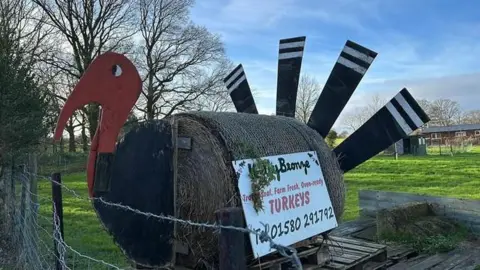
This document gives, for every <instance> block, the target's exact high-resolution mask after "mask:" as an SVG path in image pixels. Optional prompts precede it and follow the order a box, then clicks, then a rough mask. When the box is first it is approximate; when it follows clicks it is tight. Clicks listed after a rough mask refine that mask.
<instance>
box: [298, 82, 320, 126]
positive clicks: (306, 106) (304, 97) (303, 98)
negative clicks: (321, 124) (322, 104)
mask: <svg viewBox="0 0 480 270" xmlns="http://www.w3.org/2000/svg"><path fill="white" fill-rule="evenodd" d="M321 91H322V86H321V85H320V83H319V82H318V81H317V79H315V77H313V76H310V75H308V74H302V75H301V77H300V81H299V83H298V94H297V107H296V112H295V116H296V118H297V119H299V120H300V121H302V122H304V123H307V122H308V119H309V118H310V115H311V114H312V111H313V108H314V107H315V104H316V103H317V100H318V97H319V96H320V92H321Z"/></svg>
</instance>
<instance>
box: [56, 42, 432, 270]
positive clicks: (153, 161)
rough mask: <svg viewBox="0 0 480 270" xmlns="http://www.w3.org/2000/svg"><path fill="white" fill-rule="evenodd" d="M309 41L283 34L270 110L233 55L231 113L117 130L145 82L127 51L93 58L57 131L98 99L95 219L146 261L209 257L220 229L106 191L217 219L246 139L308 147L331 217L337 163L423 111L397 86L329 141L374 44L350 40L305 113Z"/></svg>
mask: <svg viewBox="0 0 480 270" xmlns="http://www.w3.org/2000/svg"><path fill="white" fill-rule="evenodd" d="M305 40H306V39H305V37H296V38H289V39H282V40H280V43H279V54H278V80H277V102H276V115H275V116H269V115H260V114H258V111H257V107H256V105H255V102H254V99H253V97H252V93H251V91H250V87H249V84H248V81H247V78H246V75H245V72H244V69H243V67H242V65H241V64H240V65H238V66H237V67H236V68H235V69H234V70H233V71H232V72H231V73H230V74H229V75H228V76H227V77H226V78H225V79H224V82H225V85H226V88H227V90H228V91H229V93H230V96H231V98H232V101H233V103H234V105H235V108H236V110H237V112H236V113H235V112H206V111H198V112H197V111H195V112H188V113H178V114H175V115H171V116H169V117H166V118H163V119H160V120H154V121H146V122H141V123H138V124H136V125H135V127H134V128H132V129H131V130H130V131H129V132H127V133H126V134H125V135H123V136H121V138H118V137H119V132H120V130H121V128H122V126H123V125H124V124H125V121H126V120H127V117H128V115H129V113H130V111H131V110H132V108H133V106H134V104H135V103H136V101H137V99H138V97H139V95H140V93H141V91H142V82H141V79H140V76H139V73H138V72H137V69H136V68H135V66H134V65H133V64H132V62H131V61H130V60H129V59H127V58H126V57H125V56H124V55H121V54H117V53H114V52H107V53H105V54H102V55H100V56H98V57H97V58H96V59H95V60H94V61H93V62H92V63H91V64H90V66H89V67H88V69H87V70H86V71H85V73H84V74H83V76H82V78H81V79H80V81H79V82H78V84H77V85H76V87H75V89H74V90H73V91H72V93H71V95H70V96H69V98H68V100H67V101H66V103H65V105H64V107H63V108H62V111H61V113H60V116H59V119H58V124H57V128H56V131H55V139H56V140H58V139H60V137H61V136H62V133H63V130H64V127H65V123H66V122H67V121H68V119H69V118H70V117H71V116H72V114H73V113H74V111H75V110H77V109H80V108H81V107H82V106H84V105H86V104H88V103H98V104H100V105H101V113H100V121H99V125H98V129H97V131H96V133H95V136H94V138H93V140H92V144H91V149H90V155H89V158H88V165H87V182H88V190H89V194H90V196H91V197H92V198H95V199H94V200H93V207H94V209H95V211H96V213H97V214H98V218H99V219H100V221H101V223H102V224H103V225H104V227H105V229H106V230H107V231H108V232H109V233H110V235H111V236H112V237H113V240H114V242H115V243H116V244H117V245H118V246H119V247H120V248H121V250H122V251H123V252H124V253H125V255H126V256H127V257H128V258H129V259H130V260H132V261H133V262H134V263H136V264H138V265H142V266H150V267H161V266H165V265H166V264H168V263H170V262H171V261H172V258H175V260H176V263H177V264H182V265H184V266H189V267H195V266H198V265H200V264H210V265H213V264H215V262H216V260H217V257H218V250H217V242H216V241H217V238H216V237H217V236H216V234H214V232H211V231H208V230H204V229H199V228H196V227H187V226H176V225H174V224H173V223H172V222H169V221H164V220H158V219H155V218H152V217H148V216H145V215H141V214H139V213H135V212H133V211H128V210H125V209H122V208H120V207H114V206H111V205H109V204H105V203H104V202H102V201H106V202H112V203H116V204H122V205H125V206H129V207H131V208H133V209H137V210H139V211H141V212H145V213H153V214H155V215H160V214H161V215H170V216H176V217H178V218H181V219H184V220H193V221H198V222H214V221H215V215H214V212H215V211H216V210H218V209H220V208H223V207H230V206H236V207H240V206H241V201H240V198H239V193H238V187H237V176H236V174H235V171H234V169H233V166H232V161H234V160H240V159H246V158H254V157H252V156H251V155H252V151H251V150H253V151H254V152H255V155H258V157H265V156H273V155H281V154H288V153H296V152H305V151H316V153H317V155H318V161H319V162H320V165H321V168H322V171H323V175H324V178H325V179H324V180H325V183H326V186H327V189H328V191H329V194H330V197H331V198H330V199H331V201H332V205H333V208H334V211H335V214H336V217H337V219H339V218H341V216H342V213H343V210H344V201H345V186H344V181H343V173H345V172H347V171H349V170H351V169H353V168H355V167H356V166H358V165H359V164H361V163H363V162H365V161H366V160H368V159H369V158H371V157H373V156H375V155H376V154H378V153H379V152H381V151H383V150H384V149H386V148H387V147H389V146H390V145H392V144H393V143H395V142H397V141H399V140H400V139H402V138H405V137H407V136H408V135H409V134H410V133H411V132H412V131H414V130H416V129H417V128H419V127H420V126H422V125H423V124H425V123H426V122H428V121H429V118H428V116H427V115H426V114H425V112H424V111H423V110H422V109H421V108H420V106H419V105H418V103H417V102H416V101H415V100H414V98H413V97H412V96H411V95H410V93H409V92H408V91H407V90H406V89H402V90H401V91H400V92H399V93H398V94H397V95H396V96H395V97H393V98H392V99H391V100H390V101H389V102H388V103H387V104H386V105H385V106H384V107H382V108H381V109H380V110H379V111H378V112H377V113H376V114H375V115H373V116H372V117H371V118H370V119H369V120H368V121H367V122H365V123H364V124H363V125H362V126H361V127H360V128H359V129H358V130H356V131H355V132H354V133H353V134H351V135H350V136H349V137H348V138H347V139H345V140H344V141H343V142H342V143H341V144H340V145H338V146H337V147H335V148H334V149H330V148H329V147H328V146H327V144H326V143H325V142H324V138H325V136H326V135H327V134H328V132H329V130H330V129H331V127H332V126H333V124H334V123H335V121H336V119H337V118H338V116H339V115H340V113H341V111H342V110H343V108H344V107H345V105H346V103H347V102H348V100H349V99H350V97H351V96H352V94H353V92H354V90H355V88H356V87H357V85H358V84H359V82H360V80H361V79H362V77H363V76H364V74H365V73H366V71H367V70H368V68H369V67H370V65H371V64H372V62H373V60H374V59H375V57H376V55H377V53H375V52H373V51H371V50H369V49H367V48H365V47H363V46H360V45H358V44H356V43H354V42H352V41H347V42H346V44H345V46H344V47H343V50H342V51H341V53H340V56H339V57H338V60H337V62H336V63H335V65H334V67H333V70H332V72H331V74H330V76H329V78H328V79H327V82H326V84H325V86H324V88H323V90H322V93H321V95H320V97H319V99H318V101H317V104H316V106H315V108H314V110H313V112H312V114H311V117H310V120H309V121H308V123H307V124H305V123H303V122H300V121H298V120H297V119H295V118H294V116H295V107H296V99H297V88H298V81H299V76H300V68H301V63H302V58H303V52H304V46H305ZM117 140H118V142H117ZM99 198H101V199H102V200H99ZM180 247H182V248H180ZM247 250H248V249H247Z"/></svg>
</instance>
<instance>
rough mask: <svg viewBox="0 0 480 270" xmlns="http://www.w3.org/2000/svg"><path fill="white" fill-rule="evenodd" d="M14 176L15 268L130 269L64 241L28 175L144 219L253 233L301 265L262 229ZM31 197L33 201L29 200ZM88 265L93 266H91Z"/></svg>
mask: <svg viewBox="0 0 480 270" xmlns="http://www.w3.org/2000/svg"><path fill="white" fill-rule="evenodd" d="M14 175H15V176H12V179H13V178H15V179H13V180H12V183H15V191H16V193H18V191H20V193H21V194H20V197H21V198H19V196H17V195H18V194H13V196H14V197H13V201H12V202H10V204H9V205H10V209H9V214H10V216H11V217H12V218H13V223H14V224H13V228H12V230H13V231H14V233H13V237H12V239H11V241H10V242H11V244H12V245H13V246H12V248H14V249H16V250H17V251H18V255H19V256H18V259H17V260H16V262H15V265H14V266H13V267H14V268H15V269H56V265H55V262H56V261H58V262H59V264H60V266H61V268H62V269H75V265H76V264H80V265H82V264H83V265H85V263H86V264H87V269H134V268H129V267H122V266H120V265H116V264H115V263H113V262H106V261H104V260H102V259H98V258H95V257H94V256H89V255H86V254H84V253H83V252H81V251H78V250H76V249H75V248H74V247H72V246H71V245H69V244H67V242H66V241H65V239H63V238H62V235H61V230H60V224H59V219H58V215H57V214H56V213H57V211H56V209H55V205H54V203H53V200H52V197H51V196H49V197H47V196H41V195H39V194H35V193H33V192H31V190H30V186H29V184H28V183H29V181H30V179H32V178H36V179H37V180H38V181H39V182H40V181H42V180H43V181H44V180H47V181H48V182H50V183H55V184H57V185H59V186H61V188H62V190H65V191H66V192H68V194H70V195H72V196H73V197H74V198H76V199H79V200H83V201H88V202H90V203H91V202H93V201H94V200H96V201H100V202H101V203H103V204H105V205H107V206H109V207H116V208H120V209H122V210H124V211H130V212H133V213H135V214H138V215H143V216H145V217H147V218H153V219H157V220H159V221H160V220H162V221H171V222H177V223H179V224H181V225H183V226H195V227H201V228H203V229H212V230H220V229H224V230H236V231H239V232H242V233H249V234H255V235H257V236H258V237H259V238H260V239H261V240H262V241H268V242H269V244H270V248H271V249H274V250H276V251H278V253H279V254H280V255H282V256H284V257H286V258H288V259H289V260H290V261H291V263H292V265H293V266H294V267H295V268H296V269H302V264H301V262H300V259H299V257H298V254H297V251H296V249H294V248H292V247H287V246H283V245H280V244H278V243H275V242H274V241H273V240H272V239H271V238H270V236H269V235H268V233H267V231H266V230H263V231H260V232H258V231H254V230H251V229H248V228H242V227H235V226H229V225H221V224H217V223H208V222H194V221H191V220H183V219H179V218H176V217H173V216H167V215H158V214H154V213H149V212H143V211H140V210H138V209H135V208H132V207H130V206H128V205H122V204H120V203H114V202H110V201H106V200H104V199H103V198H90V197H88V196H82V195H80V194H79V193H78V192H76V191H75V190H74V189H72V188H69V187H68V186H66V185H65V184H63V183H59V182H57V181H55V180H54V179H52V178H51V177H49V176H40V175H37V174H34V173H31V172H28V171H23V172H21V173H15V174H14ZM32 198H33V199H34V200H32ZM19 203H20V205H19ZM40 208H42V209H49V211H46V212H47V213H48V212H50V213H52V212H53V213H52V215H51V216H46V215H44V214H42V211H39V210H40ZM67 226H68V224H67ZM75 229H81V228H75ZM54 243H56V252H55V250H54V248H53V244H54ZM79 259H80V260H86V262H83V263H81V262H80V261H79ZM92 264H93V265H97V266H93V265H92ZM78 269H85V268H78Z"/></svg>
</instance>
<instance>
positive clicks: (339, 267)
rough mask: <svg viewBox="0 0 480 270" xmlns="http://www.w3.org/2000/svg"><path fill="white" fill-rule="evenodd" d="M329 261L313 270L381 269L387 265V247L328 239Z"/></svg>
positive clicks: (339, 238) (356, 241)
mask: <svg viewBox="0 0 480 270" xmlns="http://www.w3.org/2000/svg"><path fill="white" fill-rule="evenodd" d="M328 248H329V251H330V254H331V261H330V262H328V263H327V264H325V265H324V266H322V267H320V268H315V269H335V270H346V269H355V270H356V269H365V270H367V269H368V270H376V269H383V268H385V266H386V263H387V246H385V245H381V244H377V243H371V242H367V241H362V240H357V239H352V238H344V237H330V241H328Z"/></svg>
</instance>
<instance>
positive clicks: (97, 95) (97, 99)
mask: <svg viewBox="0 0 480 270" xmlns="http://www.w3.org/2000/svg"><path fill="white" fill-rule="evenodd" d="M141 90H142V81H141V79H140V76H139V74H138V71H137V69H136V68H135V66H134V65H133V63H132V62H131V61H130V60H128V59H127V58H126V57H125V56H124V55H122V54H118V53H114V52H106V53H104V54H102V55H100V56H98V57H97V58H96V59H95V60H94V61H93V62H92V63H91V64H90V65H89V66H88V68H87V70H86V71H85V72H84V74H83V76H82V77H81V78H80V80H79V81H78V83H77V85H76V86H75V88H74V89H73V91H72V93H71V94H70V96H69V97H68V99H67V101H66V102H65V105H64V106H63V108H62V111H61V112H60V116H59V118H58V122H57V127H56V129H55V135H54V139H55V140H59V139H60V138H61V136H62V133H63V130H64V128H65V125H66V123H67V121H68V119H69V118H70V117H71V116H72V115H73V113H74V112H75V111H76V110H78V109H81V108H82V107H83V106H85V105H87V104H89V103H97V104H100V105H101V111H100V116H99V124H98V127H97V131H96V133H95V136H94V137H93V139H92V143H91V146H90V155H89V159H88V165H87V182H88V190H89V194H90V196H93V183H94V177H95V163H96V158H97V154H101V153H113V152H114V149H115V144H116V140H117V137H118V134H119V132H120V129H121V128H122V127H123V125H124V123H125V122H126V120H127V118H128V115H129V113H130V111H131V110H132V108H133V106H134V105H135V102H136V101H137V99H138V97H139V95H140V92H141Z"/></svg>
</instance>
